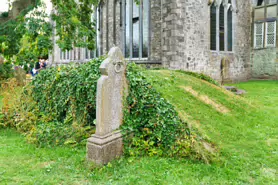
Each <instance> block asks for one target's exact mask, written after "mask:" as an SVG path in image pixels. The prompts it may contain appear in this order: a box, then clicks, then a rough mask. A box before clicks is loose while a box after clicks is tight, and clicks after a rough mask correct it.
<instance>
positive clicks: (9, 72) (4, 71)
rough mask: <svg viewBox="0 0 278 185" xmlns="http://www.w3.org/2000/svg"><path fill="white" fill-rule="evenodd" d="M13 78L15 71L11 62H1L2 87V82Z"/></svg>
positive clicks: (0, 76) (0, 77)
mask: <svg viewBox="0 0 278 185" xmlns="http://www.w3.org/2000/svg"><path fill="white" fill-rule="evenodd" d="M13 76H14V70H13V69H12V64H11V63H10V62H5V63H1V62H0V85H1V81H3V80H6V79H8V78H11V77H13Z"/></svg>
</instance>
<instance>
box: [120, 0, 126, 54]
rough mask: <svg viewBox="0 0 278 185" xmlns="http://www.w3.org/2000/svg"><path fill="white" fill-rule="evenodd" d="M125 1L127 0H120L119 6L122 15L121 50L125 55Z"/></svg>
mask: <svg viewBox="0 0 278 185" xmlns="http://www.w3.org/2000/svg"><path fill="white" fill-rule="evenodd" d="M126 1H127V0H122V1H121V2H122V3H121V6H122V12H121V16H122V19H121V21H122V23H121V24H122V39H121V40H122V51H123V54H124V55H125V53H126V51H125V50H126V48H125V45H126Z"/></svg>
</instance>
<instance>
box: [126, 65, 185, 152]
mask: <svg viewBox="0 0 278 185" xmlns="http://www.w3.org/2000/svg"><path fill="white" fill-rule="evenodd" d="M141 70H142V69H140V68H139V67H138V66H136V65H135V64H129V65H128V69H127V79H128V81H129V95H128V97H127V105H126V108H127V109H126V111H125V114H124V124H123V127H122V129H123V132H124V135H125V136H126V138H125V151H126V154H128V155H160V156H161V155H167V154H170V153H171V152H169V150H170V149H171V147H172V146H174V145H175V141H176V140H177V138H178V137H179V135H180V133H181V131H185V133H186V132H188V130H184V129H185V125H186V124H185V123H183V122H182V121H181V119H180V118H179V116H178V114H177V112H176V111H175V109H174V107H173V106H172V105H171V104H170V103H169V102H168V101H167V100H165V99H164V98H163V97H161V95H160V94H159V93H158V92H157V91H156V90H155V89H154V88H153V87H152V85H151V83H149V82H148V79H147V78H146V77H145V76H144V75H143V73H142V71H141ZM130 134H131V137H130Z"/></svg>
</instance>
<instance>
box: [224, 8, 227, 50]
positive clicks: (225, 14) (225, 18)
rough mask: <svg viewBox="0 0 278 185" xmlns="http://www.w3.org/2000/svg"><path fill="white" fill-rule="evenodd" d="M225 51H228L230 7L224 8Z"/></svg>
mask: <svg viewBox="0 0 278 185" xmlns="http://www.w3.org/2000/svg"><path fill="white" fill-rule="evenodd" d="M224 50H225V51H228V6H225V7H224Z"/></svg>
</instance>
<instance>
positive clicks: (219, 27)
mask: <svg viewBox="0 0 278 185" xmlns="http://www.w3.org/2000/svg"><path fill="white" fill-rule="evenodd" d="M233 15H234V13H233V5H232V1H231V0H228V1H224V0H223V1H222V2H220V4H218V5H217V4H216V2H214V3H213V4H212V5H211V6H210V49H211V50H214V51H232V50H233V40H234V38H233V30H234V28H233Z"/></svg>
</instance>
